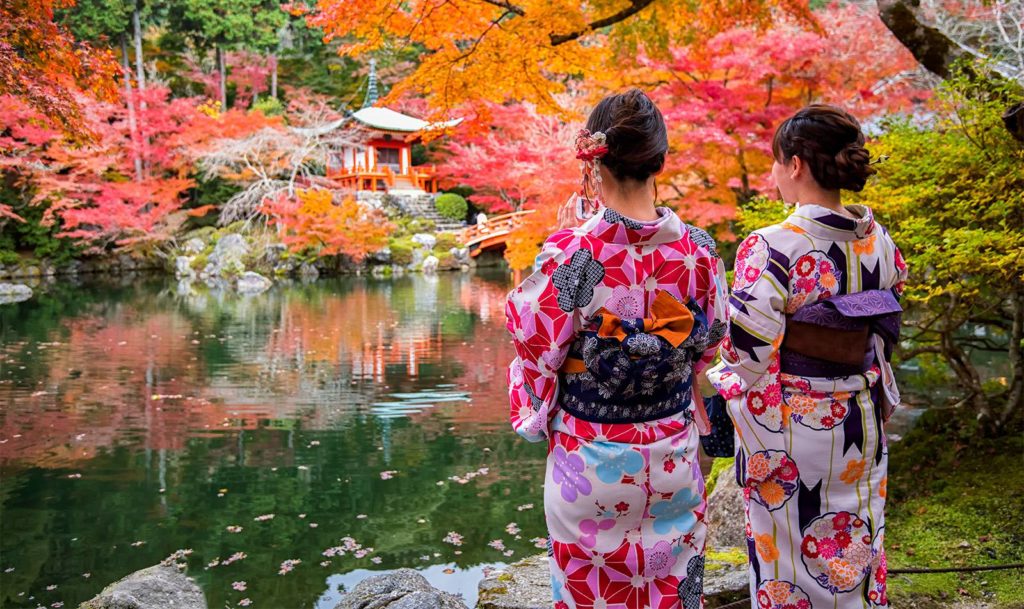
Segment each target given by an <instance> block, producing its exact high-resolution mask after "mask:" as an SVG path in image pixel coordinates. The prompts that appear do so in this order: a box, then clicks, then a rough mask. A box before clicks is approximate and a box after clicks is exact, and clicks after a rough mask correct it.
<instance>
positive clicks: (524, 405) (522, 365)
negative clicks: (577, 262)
mask: <svg viewBox="0 0 1024 609" xmlns="http://www.w3.org/2000/svg"><path fill="white" fill-rule="evenodd" d="M565 259H566V251H565V250H563V249H561V248H559V247H557V246H555V245H553V244H552V243H551V242H550V241H549V242H548V243H547V244H545V247H544V249H543V250H542V251H541V254H540V256H538V257H537V260H536V263H535V268H536V269H537V271H536V272H534V273H533V274H532V275H530V276H529V277H528V278H527V279H526V280H525V281H523V283H522V284H521V285H520V286H519V287H518V288H516V289H515V290H513V291H512V292H511V293H510V294H509V297H508V302H507V304H506V306H505V315H506V318H507V322H508V323H507V327H508V331H509V332H510V333H511V334H512V341H513V344H514V345H515V350H516V358H515V359H514V360H512V363H511V364H510V365H509V368H508V393H509V404H510V408H511V412H510V418H511V422H512V428H513V429H515V431H516V433H518V434H519V435H521V436H523V437H524V438H526V439H527V440H529V441H531V442H539V441H541V440H543V439H544V438H546V437H547V435H548V423H549V421H550V419H551V417H552V416H554V414H555V412H556V410H557V405H558V390H559V388H558V370H559V369H560V368H561V367H562V363H563V362H564V361H565V356H566V354H567V353H568V351H569V347H570V345H571V344H572V341H573V339H574V338H575V336H576V330H577V326H578V324H577V319H578V313H577V312H576V310H575V309H569V310H568V311H567V310H564V309H563V308H561V307H560V306H559V302H558V288H557V287H556V286H555V285H554V281H553V279H552V276H553V275H554V271H555V269H557V268H558V267H559V266H560V265H561V264H562V263H563V262H564V261H565Z"/></svg>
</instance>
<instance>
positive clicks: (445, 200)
mask: <svg viewBox="0 0 1024 609" xmlns="http://www.w3.org/2000/svg"><path fill="white" fill-rule="evenodd" d="M434 206H435V207H436V208H437V212H438V213H439V214H441V215H442V216H444V217H445V218H448V219H450V220H465V219H466V212H468V211H469V205H468V204H467V203H466V199H464V198H463V197H462V196H461V195H457V194H455V193H451V192H448V193H445V194H443V195H438V197H437V200H436V201H434Z"/></svg>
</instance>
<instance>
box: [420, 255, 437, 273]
mask: <svg viewBox="0 0 1024 609" xmlns="http://www.w3.org/2000/svg"><path fill="white" fill-rule="evenodd" d="M440 263H441V261H440V260H438V259H437V256H433V255H431V256H427V257H426V258H424V259H423V272H424V273H436V272H437V265H438V264H440Z"/></svg>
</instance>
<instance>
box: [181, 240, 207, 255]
mask: <svg viewBox="0 0 1024 609" xmlns="http://www.w3.org/2000/svg"><path fill="white" fill-rule="evenodd" d="M182 249H183V250H185V253H186V254H198V253H199V252H201V251H203V250H204V249H206V244H205V243H203V240H202V239H200V238H199V237H192V238H191V239H189V240H188V241H186V242H185V245H184V246H183V247H182Z"/></svg>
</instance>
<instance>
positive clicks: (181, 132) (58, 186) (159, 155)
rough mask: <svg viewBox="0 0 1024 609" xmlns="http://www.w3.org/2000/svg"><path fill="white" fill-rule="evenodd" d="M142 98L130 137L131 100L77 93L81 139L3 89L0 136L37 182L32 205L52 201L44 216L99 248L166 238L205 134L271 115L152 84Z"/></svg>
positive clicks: (3, 159) (19, 168) (0, 162)
mask: <svg viewBox="0 0 1024 609" xmlns="http://www.w3.org/2000/svg"><path fill="white" fill-rule="evenodd" d="M144 101H145V102H146V104H145V108H144V109H139V110H138V112H139V115H138V118H139V120H138V122H139V131H140V135H141V137H140V138H136V139H134V140H133V138H132V137H131V133H130V131H129V129H128V122H127V109H126V106H123V105H115V104H110V103H106V102H101V101H97V100H96V99H95V98H91V97H88V96H86V95H84V94H79V96H78V97H77V98H76V103H77V104H78V106H79V107H80V108H82V110H83V112H82V124H83V125H84V126H85V128H86V129H88V131H90V132H91V133H92V134H93V138H92V139H91V140H90V141H87V142H80V141H75V140H71V139H69V138H68V137H67V136H65V135H64V134H63V132H62V131H60V130H59V129H57V128H56V127H55V125H54V124H53V122H52V121H50V120H48V119H47V118H46V117H45V116H43V115H42V114H40V113H39V112H37V111H35V110H34V109H32V108H30V107H29V106H28V105H27V104H26V103H25V102H23V101H22V100H19V99H17V98H14V97H12V96H2V97H0V111H3V112H4V115H5V116H6V117H7V118H8V121H9V124H8V129H7V131H6V132H5V134H4V135H3V137H0V169H2V170H4V171H5V172H12V173H15V174H16V175H17V177H18V179H19V180H20V181H21V183H22V184H24V185H25V186H28V187H30V188H32V189H33V190H34V193H35V196H34V198H33V201H32V204H34V205H41V206H46V211H45V213H44V216H43V221H44V222H46V223H54V222H58V223H59V224H60V226H61V227H62V233H61V236H65V237H70V238H73V239H77V240H80V241H82V242H84V243H85V244H87V245H90V246H92V247H93V248H94V249H103V248H105V247H107V246H108V245H111V244H113V245H117V246H137V245H141V244H144V243H155V242H160V241H163V240H166V239H168V238H170V237H171V236H173V232H174V230H175V229H176V228H177V227H178V226H179V225H180V224H181V222H183V221H184V220H185V217H186V215H185V214H184V213H182V212H180V209H181V206H182V203H183V200H182V196H183V194H184V192H185V191H186V190H187V189H188V188H190V187H191V186H192V181H191V180H190V179H189V178H188V174H189V172H190V170H191V168H192V162H193V156H192V155H193V154H195V153H196V151H197V150H200V149H201V148H202V146H203V144H204V142H205V141H207V140H210V139H213V138H219V137H226V136H229V135H231V134H232V133H240V132H242V131H243V130H244V129H256V128H259V126H261V125H262V124H263V123H264V122H265V121H261V120H259V117H258V116H257V117H244V115H242V114H241V113H225V114H223V115H211V114H209V113H204V112H201V111H200V109H199V108H197V106H196V100H194V99H187V98H179V99H173V100H172V99H170V97H169V91H168V90H167V89H164V88H160V87H150V88H149V89H147V90H146V91H145V93H144ZM242 118H244V119H245V120H238V119H242ZM136 148H139V150H136ZM136 152H137V153H138V154H139V155H140V156H141V158H142V160H143V165H144V168H145V169H144V172H143V176H142V177H141V178H140V179H136V177H135V171H134V168H133V167H132V162H133V159H134V158H135V154H136ZM0 213H2V215H6V216H8V217H9V216H11V215H12V214H11V212H10V210H6V211H4V210H0Z"/></svg>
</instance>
